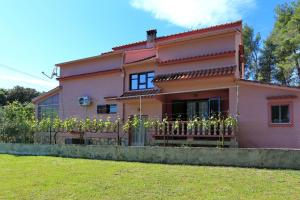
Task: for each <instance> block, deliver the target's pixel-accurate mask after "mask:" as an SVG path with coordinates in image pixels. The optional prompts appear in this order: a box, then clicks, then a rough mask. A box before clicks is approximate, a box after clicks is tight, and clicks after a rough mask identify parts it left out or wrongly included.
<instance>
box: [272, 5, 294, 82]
mask: <svg viewBox="0 0 300 200" xmlns="http://www.w3.org/2000/svg"><path fill="white" fill-rule="evenodd" d="M272 41H273V42H274V44H275V45H276V46H277V47H276V49H275V56H276V59H277V66H278V69H277V74H276V77H277V78H278V79H279V81H281V82H282V83H283V84H299V78H300V63H299V61H300V1H299V0H298V1H297V2H293V3H290V4H288V3H286V4H282V5H279V6H278V7H277V9H276V22H275V26H274V30H273V33H272ZM294 72H295V73H294ZM295 75H296V76H297V78H296V81H294V80H295V77H294V76H295Z"/></svg>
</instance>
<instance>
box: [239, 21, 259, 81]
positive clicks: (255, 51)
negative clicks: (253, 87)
mask: <svg viewBox="0 0 300 200" xmlns="http://www.w3.org/2000/svg"><path fill="white" fill-rule="evenodd" d="M243 42H244V48H245V59H246V62H245V78H246V79H249V78H253V79H255V80H257V79H258V76H259V70H260V67H259V51H260V42H261V36H260V33H256V34H255V33H254V29H253V28H252V27H250V26H248V25H247V24H245V25H244V27H243Z"/></svg>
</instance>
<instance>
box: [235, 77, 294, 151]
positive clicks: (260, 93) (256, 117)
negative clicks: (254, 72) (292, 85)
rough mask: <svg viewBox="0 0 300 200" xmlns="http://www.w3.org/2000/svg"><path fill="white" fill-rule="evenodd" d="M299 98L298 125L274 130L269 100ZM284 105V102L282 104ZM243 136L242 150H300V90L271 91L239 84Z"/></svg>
mask: <svg viewBox="0 0 300 200" xmlns="http://www.w3.org/2000/svg"><path fill="white" fill-rule="evenodd" d="M291 94H292V95H297V96H298V98H296V99H288V100H287V101H292V102H293V117H294V125H293V126H292V127H270V126H269V123H268V103H269V102H270V100H267V97H269V96H277V95H291ZM280 101H284V99H283V100H280ZM238 107H239V112H240V116H239V134H238V142H239V145H240V147H265V148H281V147H282V148H300V90H299V91H298V92H297V91H296V92H295V91H291V90H288V89H278V88H270V87H265V86H255V85H248V84H245V83H240V84H239V106H238Z"/></svg>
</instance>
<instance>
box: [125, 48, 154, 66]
mask: <svg viewBox="0 0 300 200" xmlns="http://www.w3.org/2000/svg"><path fill="white" fill-rule="evenodd" d="M155 55H156V49H155V48H150V49H141V50H133V51H127V52H125V60H124V62H125V63H131V62H135V61H137V60H141V59H144V58H147V57H150V56H155Z"/></svg>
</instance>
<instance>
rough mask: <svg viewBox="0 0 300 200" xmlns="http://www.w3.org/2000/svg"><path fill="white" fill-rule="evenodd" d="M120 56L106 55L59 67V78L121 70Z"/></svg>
mask: <svg viewBox="0 0 300 200" xmlns="http://www.w3.org/2000/svg"><path fill="white" fill-rule="evenodd" d="M122 59H123V57H122V54H117V55H110V56H108V55H106V56H102V57H98V58H95V59H89V60H85V61H80V62H76V63H70V64H66V65H64V66H62V67H60V76H61V77H65V76H71V75H76V74H84V73H90V72H97V71H103V70H109V69H116V68H121V66H122V64H123V63H122V62H123V60H122Z"/></svg>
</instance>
